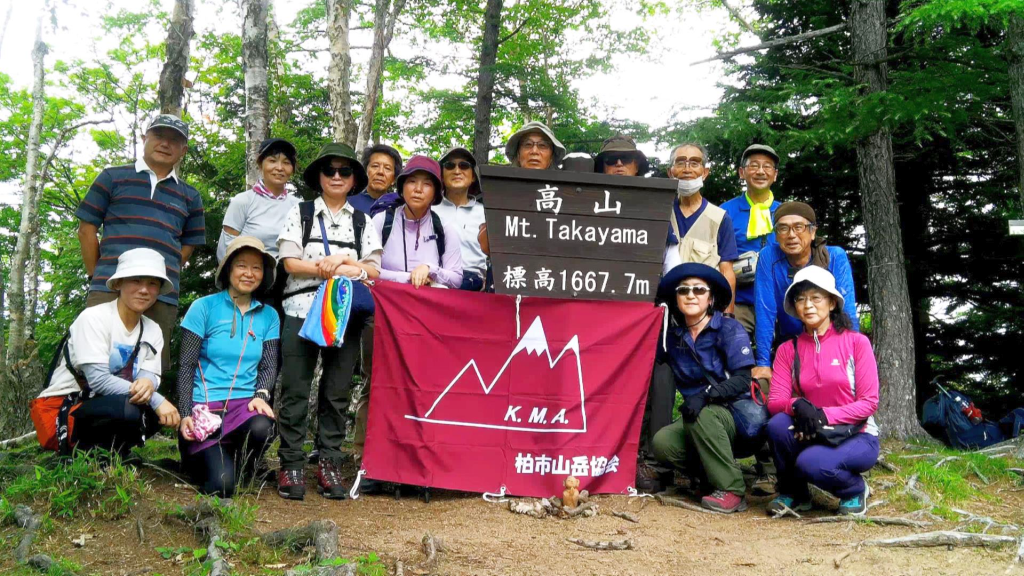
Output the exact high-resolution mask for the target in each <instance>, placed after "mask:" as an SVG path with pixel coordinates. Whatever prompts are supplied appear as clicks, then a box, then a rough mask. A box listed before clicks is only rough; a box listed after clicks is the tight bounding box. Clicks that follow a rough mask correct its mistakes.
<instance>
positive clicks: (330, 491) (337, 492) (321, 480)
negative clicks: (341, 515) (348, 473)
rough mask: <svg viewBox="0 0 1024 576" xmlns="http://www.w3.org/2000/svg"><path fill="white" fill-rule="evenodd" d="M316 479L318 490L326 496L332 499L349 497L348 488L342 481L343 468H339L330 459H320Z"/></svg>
mask: <svg viewBox="0 0 1024 576" xmlns="http://www.w3.org/2000/svg"><path fill="white" fill-rule="evenodd" d="M316 481H317V490H318V491H319V492H320V494H322V495H323V497H324V498H328V499H330V500H344V499H345V498H348V489H347V488H345V485H344V484H342V482H341V470H338V467H337V466H336V465H335V464H334V463H333V462H331V461H330V460H327V459H326V458H321V459H320V464H319V465H318V466H317V470H316Z"/></svg>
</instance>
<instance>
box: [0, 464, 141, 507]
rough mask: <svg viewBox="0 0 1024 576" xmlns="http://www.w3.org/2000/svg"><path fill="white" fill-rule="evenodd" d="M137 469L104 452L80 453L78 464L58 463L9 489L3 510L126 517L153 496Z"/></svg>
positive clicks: (23, 477)
mask: <svg viewBox="0 0 1024 576" xmlns="http://www.w3.org/2000/svg"><path fill="white" fill-rule="evenodd" d="M148 490H149V486H147V484H146V483H145V482H144V481H143V480H142V479H141V477H140V476H139V472H138V470H136V469H135V467H134V466H126V465H124V463H123V462H122V461H121V458H120V457H119V456H118V455H117V454H110V453H107V452H104V451H102V450H92V451H89V452H77V453H76V454H75V457H74V458H72V459H67V458H53V459H50V460H49V462H48V465H42V464H38V465H36V466H34V467H33V468H32V471H31V472H29V473H25V474H22V475H20V476H17V477H16V478H15V479H14V480H13V481H12V482H10V484H9V485H8V486H7V487H6V488H4V490H3V494H2V498H3V501H4V502H5V504H3V505H2V506H3V509H4V510H6V509H7V508H8V507H12V506H13V505H16V504H29V505H31V506H33V509H34V510H35V511H36V512H41V513H43V514H44V515H46V516H50V517H55V518H74V517H75V516H77V515H80V514H81V513H82V512H83V511H87V512H88V513H89V514H91V515H92V516H95V517H98V518H100V519H104V520H117V519H120V518H124V517H125V516H127V515H128V514H129V513H130V512H131V509H132V507H133V506H134V505H135V504H136V503H137V502H138V501H139V500H140V499H141V497H142V495H143V494H145V493H146V492H148Z"/></svg>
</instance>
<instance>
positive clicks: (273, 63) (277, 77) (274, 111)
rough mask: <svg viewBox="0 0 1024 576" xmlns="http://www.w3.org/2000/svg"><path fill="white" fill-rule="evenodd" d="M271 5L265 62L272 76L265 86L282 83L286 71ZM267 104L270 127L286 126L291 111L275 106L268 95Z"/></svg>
mask: <svg viewBox="0 0 1024 576" xmlns="http://www.w3.org/2000/svg"><path fill="white" fill-rule="evenodd" d="M273 6H274V5H273V3H271V4H270V7H271V8H270V13H269V14H268V15H267V61H268V63H269V64H268V66H267V67H268V69H271V68H272V69H273V70H274V76H273V77H271V79H270V80H268V81H267V84H268V85H269V84H274V85H278V84H279V83H280V82H283V81H284V76H285V74H287V70H286V69H285V67H284V58H283V57H282V56H283V55H282V54H281V53H280V50H279V47H278V39H279V38H280V37H281V29H280V28H278V26H277V22H276V21H275V20H274V8H273ZM267 103H268V105H269V106H270V114H271V117H272V118H273V120H272V121H271V125H273V124H277V125H278V126H287V125H289V124H290V123H291V121H292V111H291V108H290V107H289V106H287V105H284V106H282V105H280V104H277V105H275V103H274V102H272V101H271V100H270V97H269V95H268V97H267Z"/></svg>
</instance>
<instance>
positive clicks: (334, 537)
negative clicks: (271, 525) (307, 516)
mask: <svg viewBox="0 0 1024 576" xmlns="http://www.w3.org/2000/svg"><path fill="white" fill-rule="evenodd" d="M260 540H262V541H263V543H264V544H266V545H267V546H270V547H272V548H281V547H285V548H290V549H292V550H301V549H302V548H305V547H306V546H315V547H316V552H315V556H314V558H315V560H316V561H317V562H321V561H324V560H331V559H333V558H337V557H338V525H337V524H335V523H334V522H332V521H330V520H317V521H314V522H310V523H309V524H306V525H305V526H297V527H295V528H285V529H283V530H277V531H274V532H269V533H267V534H264V535H263V536H260Z"/></svg>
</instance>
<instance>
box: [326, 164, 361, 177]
mask: <svg viewBox="0 0 1024 576" xmlns="http://www.w3.org/2000/svg"><path fill="white" fill-rule="evenodd" d="M354 172H355V171H354V170H353V169H352V167H351V166H322V167H321V168H320V173H321V174H323V175H324V176H327V177H328V178H334V175H335V174H337V175H339V176H341V177H342V178H348V177H349V176H351V175H352V174H353V173H354Z"/></svg>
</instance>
